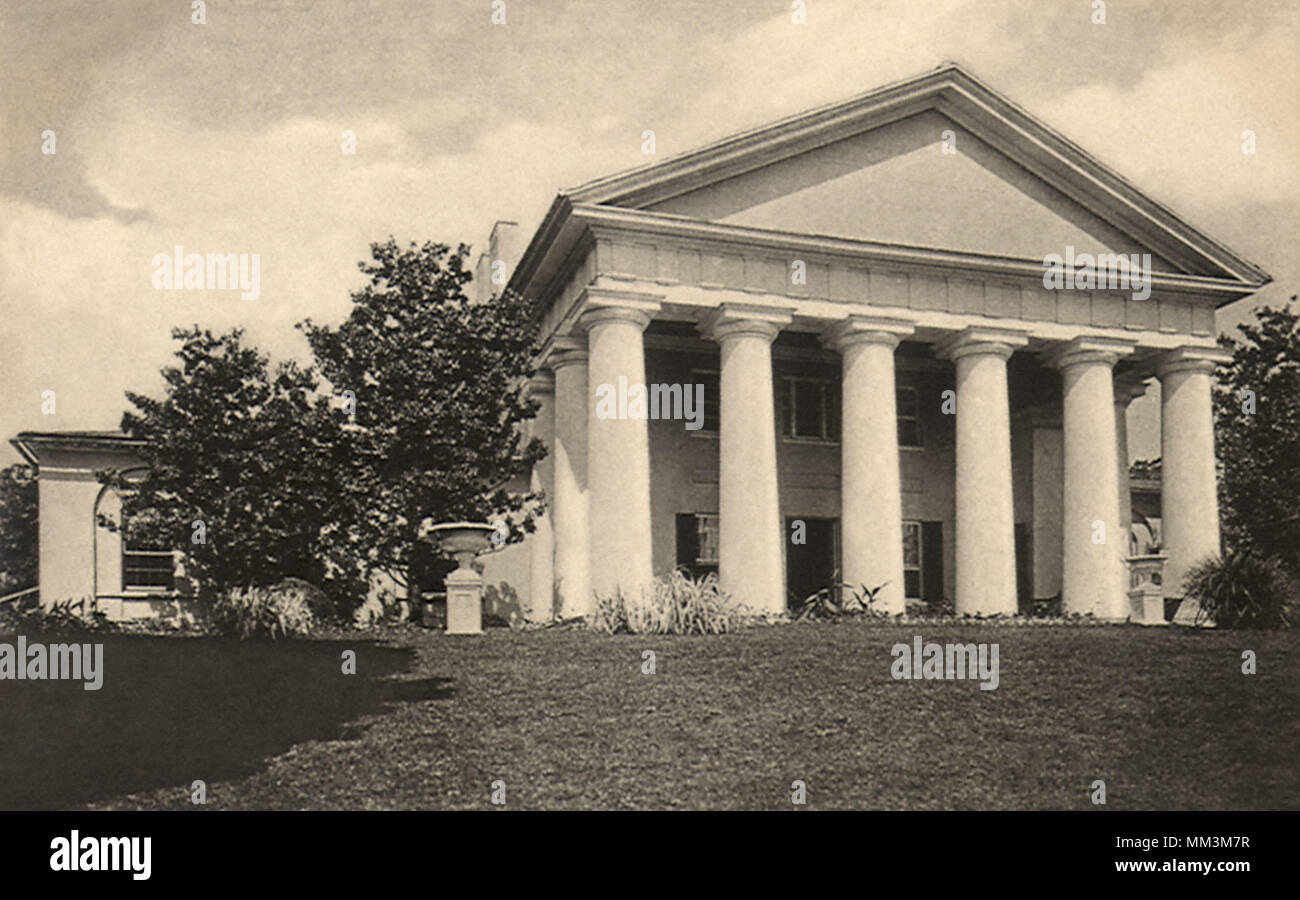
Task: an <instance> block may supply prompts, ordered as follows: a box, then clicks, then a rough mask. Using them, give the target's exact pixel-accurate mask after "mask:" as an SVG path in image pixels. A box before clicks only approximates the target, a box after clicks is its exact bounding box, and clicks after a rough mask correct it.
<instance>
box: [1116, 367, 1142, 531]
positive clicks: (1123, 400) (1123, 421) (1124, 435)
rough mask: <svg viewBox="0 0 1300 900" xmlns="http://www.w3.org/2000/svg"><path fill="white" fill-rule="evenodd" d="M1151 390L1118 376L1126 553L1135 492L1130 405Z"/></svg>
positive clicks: (1119, 463) (1121, 502)
mask: <svg viewBox="0 0 1300 900" xmlns="http://www.w3.org/2000/svg"><path fill="white" fill-rule="evenodd" d="M1146 391H1147V386H1146V383H1145V382H1143V381H1142V380H1140V379H1137V378H1134V377H1132V376H1129V377H1124V378H1116V379H1115V473H1116V478H1117V479H1118V483H1119V495H1118V496H1119V531H1120V535H1121V536H1122V537H1123V538H1124V547H1123V551H1124V555H1125V556H1128V555H1130V554H1129V545H1130V544H1131V543H1132V540H1133V538H1132V535H1133V491H1132V489H1131V488H1130V487H1129V475H1128V470H1129V462H1128V453H1129V450H1128V408H1129V404H1131V403H1132V402H1133V401H1134V400H1136V399H1137V398H1138V397H1141V396H1142V395H1143V394H1145V393H1146Z"/></svg>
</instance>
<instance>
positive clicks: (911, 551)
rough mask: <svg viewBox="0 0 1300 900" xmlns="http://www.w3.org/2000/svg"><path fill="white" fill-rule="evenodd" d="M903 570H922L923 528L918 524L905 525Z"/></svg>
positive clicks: (906, 523) (905, 523)
mask: <svg viewBox="0 0 1300 900" xmlns="http://www.w3.org/2000/svg"><path fill="white" fill-rule="evenodd" d="M903 568H904V569H918V570H919V569H920V568H921V526H920V525H919V524H917V523H916V522H904V523H903Z"/></svg>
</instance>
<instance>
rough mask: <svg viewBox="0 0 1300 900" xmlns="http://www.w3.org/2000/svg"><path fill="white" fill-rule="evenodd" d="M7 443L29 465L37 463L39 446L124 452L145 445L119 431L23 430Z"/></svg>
mask: <svg viewBox="0 0 1300 900" xmlns="http://www.w3.org/2000/svg"><path fill="white" fill-rule="evenodd" d="M9 443H11V444H13V446H14V449H16V450H17V451H18V452H19V454H21V455H22V457H23V459H24V460H26V461H27V462H28V463H29V464H31V465H38V462H37V455H36V449H37V448H40V447H51V448H57V449H66V450H110V451H111V450H118V451H124V452H126V451H130V450H131V449H132V448H135V447H143V446H144V445H145V442H144V441H142V440H139V439H137V438H132V437H128V436H127V435H125V434H123V433H122V432H120V431H23V432H19V434H18V436H17V437H16V438H13V439H12V440H11V441H10V442H9Z"/></svg>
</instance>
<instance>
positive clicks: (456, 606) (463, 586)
mask: <svg viewBox="0 0 1300 900" xmlns="http://www.w3.org/2000/svg"><path fill="white" fill-rule="evenodd" d="M482 633H483V578H482V576H480V575H479V573H478V572H475V571H474V570H473V569H471V568H460V569H457V570H456V571H454V572H452V573H451V574H450V575H448V576H447V634H482Z"/></svg>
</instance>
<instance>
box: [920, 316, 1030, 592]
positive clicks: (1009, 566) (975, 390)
mask: <svg viewBox="0 0 1300 900" xmlns="http://www.w3.org/2000/svg"><path fill="white" fill-rule="evenodd" d="M1027 343H1028V338H1026V337H1025V335H1024V334H1023V333H1021V332H1018V331H1013V330H1011V329H1002V328H981V327H972V328H967V329H966V330H964V331H961V332H958V333H957V334H955V335H953V336H952V337H950V338H948V339H946V340H945V341H943V342H942V343H940V344H939V346H938V347H937V348H936V351H937V352H938V353H939V354H940V355H941V356H944V357H947V358H949V359H952V360H953V361H954V363H955V364H956V368H957V479H956V481H957V485H956V487H957V552H956V564H957V573H956V575H957V596H956V598H955V600H956V607H957V613H958V614H959V615H992V614H996V613H1005V614H1009V615H1013V614H1015V612H1016V611H1017V603H1016V537H1015V510H1014V508H1013V506H1012V495H1011V415H1010V409H1009V400H1008V396H1007V360H1008V359H1009V358H1010V356H1011V354H1012V352H1013V351H1014V350H1015V349H1016V348H1018V347H1023V346H1025V345H1026V344H1027Z"/></svg>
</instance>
